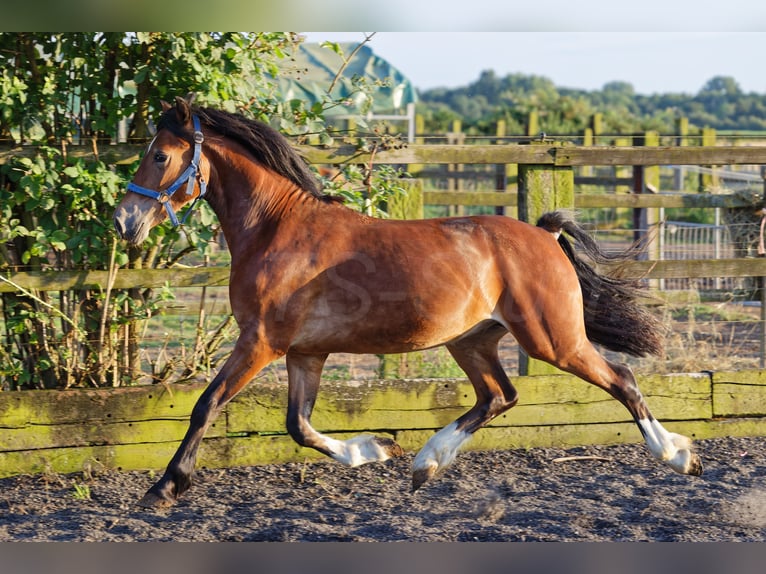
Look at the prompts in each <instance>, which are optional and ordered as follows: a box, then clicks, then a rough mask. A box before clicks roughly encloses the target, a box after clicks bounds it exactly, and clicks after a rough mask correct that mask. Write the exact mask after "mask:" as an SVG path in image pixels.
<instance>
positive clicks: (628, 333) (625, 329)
mask: <svg viewBox="0 0 766 574" xmlns="http://www.w3.org/2000/svg"><path fill="white" fill-rule="evenodd" d="M537 225H538V227H542V228H543V229H545V230H547V231H550V232H551V233H559V234H560V235H559V238H558V242H559V245H561V248H562V249H563V250H564V253H566V255H567V257H568V258H569V260H570V261H571V262H572V265H573V266H574V268H575V271H576V272H577V277H578V279H579V280H580V288H581V289H582V294H583V303H584V308H585V331H586V333H587V335H588V338H589V339H590V340H591V341H593V342H594V343H598V344H601V345H604V346H605V347H607V348H608V349H612V350H613V351H619V352H624V353H629V354H631V355H635V356H644V355H650V354H651V355H661V354H662V351H663V347H664V340H665V327H664V326H663V324H662V322H661V321H660V319H659V318H658V317H657V316H655V315H654V314H652V313H650V312H649V310H648V309H647V308H646V307H645V306H643V305H641V304H640V303H639V301H638V299H639V298H640V297H641V295H642V294H643V295H644V296H645V293H646V291H645V289H643V288H642V287H641V286H640V283H639V282H638V281H635V280H631V279H622V278H617V277H613V276H609V275H604V274H601V273H599V272H598V271H596V269H594V268H593V267H592V266H591V265H590V264H588V263H587V262H586V261H585V260H584V259H582V258H581V257H579V256H578V255H577V253H576V252H575V248H574V246H573V245H572V244H571V243H570V242H569V240H568V239H567V238H566V237H564V235H563V234H561V232H564V233H566V234H567V235H569V236H571V237H572V238H573V239H574V240H575V244H576V245H577V247H578V248H579V249H580V251H582V252H583V253H584V254H585V255H586V256H587V257H588V258H589V259H590V260H591V261H593V263H595V264H597V265H598V264H609V265H612V266H614V265H615V264H619V263H620V262H623V261H627V260H629V259H631V258H632V257H633V256H634V252H633V251H631V250H629V251H628V252H626V253H624V254H618V255H608V254H606V253H605V252H604V251H603V250H602V249H601V248H600V247H599V245H598V244H597V243H596V241H595V240H594V239H593V238H592V237H591V236H590V235H588V234H587V233H586V232H585V230H583V229H582V228H581V227H580V226H579V225H577V223H576V222H575V221H574V219H572V217H571V216H569V215H568V214H567V213H566V212H562V211H554V212H551V213H546V214H544V215H543V216H542V217H541V218H540V219H539V221H538V222H537Z"/></svg>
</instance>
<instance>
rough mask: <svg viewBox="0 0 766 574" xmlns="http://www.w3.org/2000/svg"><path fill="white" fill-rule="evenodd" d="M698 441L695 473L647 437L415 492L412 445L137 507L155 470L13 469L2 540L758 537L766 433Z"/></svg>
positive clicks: (202, 488)
mask: <svg viewBox="0 0 766 574" xmlns="http://www.w3.org/2000/svg"><path fill="white" fill-rule="evenodd" d="M668 427H669V428H672V424H669V425H668ZM697 449H698V452H699V453H700V455H701V456H702V459H703V463H704V464H705V473H704V474H703V476H702V477H698V478H695V477H687V476H681V475H678V474H676V473H674V472H673V471H672V470H670V469H669V468H668V467H666V466H664V465H662V464H660V463H658V462H656V461H655V460H653V459H652V458H651V457H650V455H649V454H648V451H647V450H646V448H645V447H644V445H643V444H635V445H618V446H592V447H578V448H572V449H566V450H565V449H530V450H509V451H502V452H500V451H494V452H463V453H461V454H460V455H459V457H458V459H457V460H456V462H455V463H454V464H453V466H452V467H450V468H449V469H448V470H447V471H446V472H445V473H444V474H443V475H441V476H440V477H438V478H437V479H436V480H434V481H433V482H431V483H429V484H426V485H425V486H424V487H423V488H422V489H421V490H419V491H418V492H416V493H414V494H413V493H411V492H410V466H411V463H412V456H413V455H412V453H408V454H407V455H405V456H404V457H403V458H401V459H397V460H391V461H387V462H386V463H382V464H374V465H366V466H362V467H358V468H352V469H349V468H346V467H343V466H341V465H339V464H337V463H334V462H332V461H328V462H311V463H306V464H299V463H292V464H282V465H265V466H256V467H246V468H233V469H226V470H219V469H214V470H213V469H202V470H200V471H198V473H197V475H196V482H195V484H194V486H193V487H192V489H191V490H190V491H189V492H188V493H187V494H186V495H185V496H184V497H183V498H182V499H181V501H180V502H179V503H178V504H177V505H176V506H175V507H173V508H171V509H169V510H164V511H151V510H144V509H141V508H138V507H137V506H136V505H135V502H136V501H137V500H138V499H139V498H140V497H141V495H142V494H143V493H144V491H145V490H146V489H147V488H148V487H149V486H151V484H152V482H153V479H154V478H156V477H153V476H152V474H151V473H146V472H111V471H110V472H102V473H93V474H91V475H89V476H84V475H83V474H74V475H37V476H19V477H12V478H6V479H2V480H0V541H157V542H159V541H221V542H222V541H260V542H263V541H279V542H291V541H316V542H320V541H336V542H338V541H344V542H353V541H377V542H383V541H410V542H457V541H465V542H472V541H505V542H512V541H686V542H710V541H766V439H764V438H728V439H712V440H706V441H699V442H697Z"/></svg>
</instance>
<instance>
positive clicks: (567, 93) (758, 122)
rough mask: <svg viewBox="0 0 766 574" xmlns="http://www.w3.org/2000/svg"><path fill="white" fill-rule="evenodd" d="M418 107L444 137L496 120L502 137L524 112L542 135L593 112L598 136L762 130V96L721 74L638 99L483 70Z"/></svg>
mask: <svg viewBox="0 0 766 574" xmlns="http://www.w3.org/2000/svg"><path fill="white" fill-rule="evenodd" d="M418 106H419V109H418V111H419V113H420V114H421V115H422V116H423V117H424V119H425V126H426V130H427V131H429V132H444V131H447V130H449V129H450V127H451V125H452V122H453V121H454V120H456V119H459V120H461V122H462V128H463V130H464V131H465V132H467V133H475V134H487V135H492V134H493V130H494V126H495V125H496V124H497V122H498V120H501V119H502V120H504V121H505V122H506V133H509V134H514V133H525V127H526V122H527V118H528V117H529V113H530V112H531V111H536V112H537V114H538V117H539V126H540V129H541V130H542V131H545V132H546V133H550V134H572V133H579V132H582V131H583V130H584V129H585V128H586V127H588V124H589V121H590V118H591V117H592V116H593V115H594V114H595V113H600V114H602V132H603V133H605V134H625V133H636V132H642V131H646V130H657V131H659V132H660V133H665V134H672V133H674V130H675V129H676V128H675V123H676V120H677V119H678V118H680V117H686V118H688V120H689V124H690V127H691V128H692V133H693V130H694V129H695V128H696V129H701V128H704V127H710V128H715V129H717V130H741V131H745V130H747V131H750V130H766V94H759V93H754V92H750V93H745V92H743V91H742V89H741V88H740V86H739V84H738V83H737V81H736V80H735V79H734V78H732V77H728V76H715V77H713V78H711V79H710V80H708V81H707V82H706V83H705V85H704V86H702V88H701V89H700V90H699V92H697V93H696V94H694V95H691V94H684V93H663V94H652V95H642V94H637V93H636V92H635V90H634V88H633V86H632V85H631V84H630V83H628V82H621V81H615V82H609V83H607V84H606V85H604V87H603V88H602V89H601V90H596V91H586V90H577V89H570V88H560V87H557V86H556V85H555V84H554V83H553V82H552V81H551V80H550V79H548V78H545V77H542V76H535V75H525V74H509V75H507V76H504V77H499V76H497V75H496V74H495V72H493V71H491V70H487V71H484V72H482V74H481V75H480V77H479V79H478V80H476V81H475V82H473V83H471V84H469V85H468V86H464V87H459V88H434V89H430V90H426V91H423V92H421V94H420V102H419V104H418Z"/></svg>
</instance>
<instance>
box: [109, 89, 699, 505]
mask: <svg viewBox="0 0 766 574" xmlns="http://www.w3.org/2000/svg"><path fill="white" fill-rule="evenodd" d="M157 126H158V129H157V134H156V136H155V138H154V140H153V141H152V142H151V144H150V145H149V147H148V149H147V150H146V153H145V155H144V157H143V158H142V160H141V162H140V165H139V167H138V170H137V171H136V173H135V176H134V179H133V181H132V182H131V183H130V184H129V185H128V187H127V193H126V194H125V196H124V197H123V198H122V200H121V202H120V204H119V205H118V206H117V209H116V211H115V214H114V224H115V226H116V229H117V231H118V233H119V235H120V236H121V237H122V238H124V239H126V240H127V241H128V242H130V243H133V244H138V243H141V242H142V241H143V240H144V239H146V237H147V235H148V234H149V231H150V230H151V229H152V228H153V227H154V226H156V225H158V224H160V223H162V222H163V221H164V220H165V219H168V218H169V219H170V220H171V221H172V222H173V223H174V224H176V223H178V222H179V219H178V217H177V213H178V212H179V210H180V209H181V208H182V207H184V206H187V209H189V210H190V209H191V208H192V207H193V205H194V203H195V202H197V201H199V200H200V199H202V198H204V199H205V200H206V201H208V202H209V204H210V205H211V207H212V209H213V210H214V212H215V213H216V215H217V216H218V219H219V221H220V224H221V227H222V230H223V233H224V236H225V238H226V243H227V245H228V247H229V250H230V252H231V280H230V286H229V295H230V300H231V308H232V312H233V314H234V317H235V318H236V320H237V323H238V324H239V328H240V335H239V338H238V339H237V341H236V343H235V346H234V349H233V351H232V353H231V355H230V357H229V358H228V360H227V361H226V362H225V364H224V366H223V367H222V368H221V370H220V372H219V373H218V374H217V375H216V376H215V378H214V379H213V380H212V382H211V383H210V384H209V385H208V387H207V388H206V390H205V391H204V392H203V393H202V395H201V396H200V398H199V400H198V402H197V403H196V405H195V407H194V409H193V411H192V414H191V417H190V423H189V428H188V431H187V433H186V435H185V436H184V438H183V441H182V442H181V444H180V446H179V448H178V450H177V452H176V454H175V455H174V456H173V458H172V460H171V461H170V463H169V464H168V467H167V469H166V471H165V473H164V474H163V476H162V477H161V478H160V479H159V480H158V481H157V482H156V483H155V484H154V485H153V486H152V487H151V488H150V489H149V490H148V491H147V493H146V494H145V496H144V497H143V498H142V499H141V500H140V501H139V504H141V505H142V506H147V507H163V506H170V505H172V504H174V503H175V502H176V501H177V499H178V497H179V496H180V495H181V494H182V493H184V492H185V491H186V490H187V489H188V488H189V487H190V486H191V480H192V474H193V471H194V466H195V462H196V457H197V451H198V448H199V446H200V443H201V441H202V438H203V435H204V434H205V431H206V429H207V428H208V426H209V425H210V424H211V422H212V421H213V419H214V418H215V417H216V416H217V415H218V414H219V413H220V412H221V410H222V409H223V407H224V405H226V404H227V403H228V402H229V401H230V400H231V399H232V398H233V397H234V396H235V395H236V394H237V393H238V392H239V391H240V390H241V389H242V388H243V387H244V386H245V385H247V384H248V383H249V382H250V381H252V380H253V378H254V377H255V376H256V374H257V373H258V372H259V371H260V370H261V369H263V368H264V367H265V366H266V365H268V364H269V363H271V362H272V361H274V360H275V359H277V358H280V357H283V356H285V357H286V364H287V372H288V404H287V418H286V426H287V431H288V432H289V434H290V435H291V436H292V438H293V439H294V440H295V441H296V442H297V443H298V444H300V445H303V446H306V447H311V448H314V449H316V450H318V451H320V452H322V453H324V454H326V455H328V456H330V457H332V458H333V459H335V460H336V461H339V462H341V463H343V464H345V465H349V466H355V465H359V464H363V463H368V462H373V461H382V460H386V459H388V458H390V457H393V456H399V455H401V454H402V449H401V447H400V446H399V445H398V444H397V443H396V442H394V441H393V440H391V439H388V438H382V437H376V436H373V435H366V434H364V435H360V436H356V437H354V438H351V439H349V440H338V439H335V438H332V437H329V436H325V435H323V434H321V433H319V432H317V431H316V430H315V429H314V428H312V426H311V421H310V419H311V412H312V409H313V407H314V402H315V399H316V397H317V391H318V390H319V382H320V377H321V373H322V367H323V365H324V363H325V360H326V359H327V356H328V355H329V354H330V353H337V352H346V353H377V354H387V353H403V352H408V351H416V350H422V349H428V348H432V347H436V346H440V345H444V346H446V347H447V349H448V350H449V352H450V353H451V354H452V356H453V357H454V359H455V361H456V362H457V364H458V365H459V366H460V367H461V368H462V369H463V370H464V371H465V373H466V375H467V376H468V378H469V379H470V381H471V383H472V384H473V387H474V390H475V393H476V403H475V404H474V406H473V407H472V408H470V410H468V411H467V412H466V413H465V414H463V415H462V416H460V417H459V418H458V419H457V420H455V421H454V422H452V423H450V424H448V425H447V426H446V427H444V428H443V429H441V430H439V431H438V432H436V433H435V434H434V435H433V436H432V437H431V438H430V439H429V440H428V441H427V443H426V444H425V445H424V447H423V448H422V449H421V450H420V452H419V453H418V454H417V455H416V456H415V458H414V461H413V466H412V487H413V490H416V489H417V488H419V487H421V486H422V485H423V484H424V483H425V482H426V481H428V480H429V479H431V478H433V477H434V476H435V475H437V474H438V473H439V472H440V471H442V470H443V469H445V468H446V467H447V466H448V465H449V464H450V463H451V462H452V460H453V459H454V458H455V456H456V454H457V451H458V449H459V448H460V447H461V445H463V444H464V443H465V442H466V441H467V440H468V439H469V438H470V436H471V435H472V434H473V433H474V432H476V431H477V430H479V429H480V428H481V427H483V426H484V425H486V424H487V423H488V422H489V421H490V420H492V419H493V418H495V417H496V416H498V415H499V414H501V413H503V412H505V411H507V410H508V409H510V408H511V407H513V406H514V405H515V404H516V402H517V400H518V394H517V391H516V389H515V388H514V386H513V385H512V384H511V382H510V380H509V379H508V377H507V376H506V374H505V373H504V371H503V368H502V366H501V363H500V361H499V359H498V350H497V348H498V342H499V341H500V339H501V338H502V337H503V336H504V335H506V334H507V333H511V334H513V336H514V337H515V338H516V339H517V341H518V343H519V344H520V345H521V347H523V348H524V349H525V351H526V352H527V353H528V354H529V356H531V357H534V358H536V359H540V360H543V361H547V362H548V363H550V364H552V365H554V366H556V367H558V368H559V369H561V370H563V371H566V372H569V373H572V374H574V375H576V376H578V377H580V378H582V379H584V380H585V381H587V382H589V383H592V384H594V385H596V386H598V387H600V388H602V389H604V390H605V391H606V392H607V393H609V394H610V395H611V396H612V397H614V398H615V399H617V400H618V401H619V402H620V403H622V404H623V405H624V406H625V407H626V408H627V410H628V411H629V412H630V414H631V415H632V417H633V419H634V420H635V422H636V424H637V426H638V429H639V431H640V432H641V434H642V435H643V438H644V439H645V441H646V444H647V446H648V449H649V451H650V452H651V454H652V455H653V456H655V457H656V458H658V459H660V460H662V461H665V462H667V463H668V465H669V466H670V467H671V468H672V469H674V470H675V471H677V472H679V473H684V474H691V475H699V474H701V472H702V464H701V461H700V457H699V456H698V455H697V454H696V453H695V452H693V450H692V447H691V441H690V439H688V438H687V437H684V436H681V435H678V434H674V433H670V432H668V431H667V430H665V428H664V427H663V426H662V425H661V424H660V423H659V422H658V421H657V420H656V419H655V418H654V417H653V416H652V414H651V412H650V411H649V408H648V406H647V404H646V402H645V400H644V398H643V397H642V394H641V392H640V390H639V388H638V386H637V384H636V380H635V378H634V376H633V374H632V373H631V371H630V369H629V368H628V367H627V366H623V365H619V364H615V363H612V362H610V361H608V360H607V359H605V358H604V357H603V356H602V355H601V354H600V353H599V351H598V350H597V349H596V347H594V344H593V343H596V344H600V345H603V346H605V347H607V348H610V349H614V350H616V351H623V352H627V353H631V354H634V355H644V354H648V353H659V352H660V351H661V349H662V342H663V332H662V331H663V329H662V328H661V325H660V323H659V322H658V321H657V320H656V319H655V318H654V317H653V315H651V314H650V313H649V312H647V311H646V309H645V308H644V307H643V306H642V305H641V304H640V301H639V299H638V291H636V289H637V288H638V287H637V286H635V285H633V284H632V283H631V282H629V281H627V280H622V279H616V278H613V277H610V276H609V275H607V274H606V273H603V272H600V271H597V269H596V268H597V265H594V262H595V263H598V262H602V261H604V260H606V259H608V257H607V256H606V255H605V254H604V253H603V252H602V251H601V250H600V249H599V246H598V245H597V244H596V242H595V241H594V240H593V239H592V238H591V237H590V236H589V235H588V234H587V233H586V232H584V230H583V229H582V228H581V227H579V226H578V225H577V224H576V223H575V222H574V220H573V219H572V218H570V217H569V216H567V215H566V214H565V213H563V212H553V213H548V214H546V215H544V216H543V217H542V218H541V219H540V220H539V222H537V225H531V224H528V223H524V222H521V221H518V220H515V219H512V218H509V217H505V216H497V215H493V216H476V217H459V218H437V219H426V220H422V221H393V220H384V219H374V218H371V217H368V216H365V215H362V214H360V213H358V212H356V211H354V210H352V209H349V208H348V207H345V206H343V205H342V204H341V203H340V202H339V201H337V200H336V199H334V198H332V197H329V196H327V195H325V194H323V193H322V191H321V190H320V189H319V185H318V182H317V178H316V177H315V176H314V174H313V173H312V172H311V170H310V169H309V168H308V166H307V164H306V163H305V162H304V160H303V159H302V158H301V156H300V155H299V154H298V153H297V152H296V151H295V150H294V149H293V148H292V146H291V145H290V143H289V141H288V140H287V139H286V138H285V137H283V136H282V135H281V134H279V133H278V132H277V131H276V130H274V129H272V128H270V127H269V126H267V125H265V124H263V123H261V122H257V121H253V120H250V119H247V118H245V117H244V116H242V115H239V114H233V113H229V112H225V111H221V110H216V109H210V108H204V107H199V106H195V105H193V104H192V98H191V97H187V98H176V100H175V102H174V104H173V105H171V104H168V103H166V102H162V114H161V117H160V120H159V122H158V124H157ZM187 204H190V205H187ZM187 215H188V211H187ZM565 235H568V236H570V237H571V238H572V239H574V241H575V245H579V246H580V249H581V250H582V251H583V252H584V253H586V254H587V255H588V256H589V258H590V262H588V261H586V260H585V259H584V258H583V257H582V256H581V255H579V254H578V253H576V252H575V247H574V245H573V244H572V243H570V241H569V240H568V239H567V238H566V237H565Z"/></svg>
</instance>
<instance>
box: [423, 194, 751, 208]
mask: <svg viewBox="0 0 766 574" xmlns="http://www.w3.org/2000/svg"><path fill="white" fill-rule="evenodd" d="M423 202H424V203H425V204H426V205H472V206H503V205H504V206H511V207H513V206H516V205H518V194H516V193H514V192H498V191H441V190H438V191H437V190H427V191H425V192H423ZM574 203H575V207H578V208H581V209H585V208H595V207H607V208H619V207H628V208H643V207H687V208H691V207H727V208H728V207H749V206H751V205H752V203H751V202H749V201H747V200H746V199H745V198H743V197H741V196H736V195H734V194H715V195H714V194H709V193H699V194H691V193H576V194H575V196H574Z"/></svg>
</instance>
